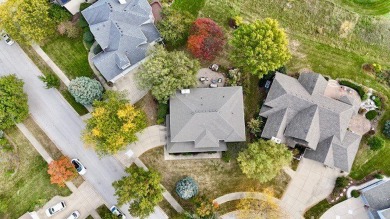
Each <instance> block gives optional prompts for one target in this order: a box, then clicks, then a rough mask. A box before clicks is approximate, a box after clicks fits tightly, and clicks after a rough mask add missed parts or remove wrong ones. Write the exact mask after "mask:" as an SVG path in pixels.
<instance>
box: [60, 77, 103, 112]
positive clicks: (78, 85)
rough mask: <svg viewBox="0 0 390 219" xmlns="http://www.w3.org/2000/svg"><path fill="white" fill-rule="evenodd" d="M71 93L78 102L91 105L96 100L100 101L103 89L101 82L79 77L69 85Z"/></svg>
mask: <svg viewBox="0 0 390 219" xmlns="http://www.w3.org/2000/svg"><path fill="white" fill-rule="evenodd" d="M68 90H69V93H70V94H72V96H73V97H74V99H75V100H76V102H78V103H81V104H84V105H91V104H92V103H93V101H94V100H100V99H101V98H102V95H103V87H102V85H101V84H100V82H99V81H97V80H95V79H91V78H88V77H78V78H76V79H73V80H72V81H71V82H70V83H69V87H68Z"/></svg>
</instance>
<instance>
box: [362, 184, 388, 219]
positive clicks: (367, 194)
mask: <svg viewBox="0 0 390 219" xmlns="http://www.w3.org/2000/svg"><path fill="white" fill-rule="evenodd" d="M362 198H363V200H364V201H365V202H366V203H367V204H368V205H369V206H370V208H369V210H370V212H371V213H372V215H373V216H374V217H375V218H378V219H379V218H380V217H379V215H378V211H381V210H386V209H388V208H390V181H387V182H386V181H382V183H380V184H378V185H377V186H374V187H371V188H368V189H364V190H363V192H362ZM383 213H384V214H385V215H386V214H387V215H388V214H389V212H388V211H383Z"/></svg>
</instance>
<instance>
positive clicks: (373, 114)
mask: <svg viewBox="0 0 390 219" xmlns="http://www.w3.org/2000/svg"><path fill="white" fill-rule="evenodd" d="M377 115H378V112H377V111H375V110H370V111H368V112H367V113H366V118H367V119H368V120H373V119H375V117H376V116H377Z"/></svg>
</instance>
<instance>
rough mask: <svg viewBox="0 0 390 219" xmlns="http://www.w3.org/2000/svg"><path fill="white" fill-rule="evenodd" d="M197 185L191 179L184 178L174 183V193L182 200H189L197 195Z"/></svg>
mask: <svg viewBox="0 0 390 219" xmlns="http://www.w3.org/2000/svg"><path fill="white" fill-rule="evenodd" d="M198 190H199V188H198V184H197V183H196V182H195V180H194V179H192V178H191V177H185V178H183V179H181V180H179V181H178V182H177V183H176V193H177V195H178V196H179V197H180V198H182V199H185V200H187V199H190V198H192V197H194V196H196V195H197V194H198Z"/></svg>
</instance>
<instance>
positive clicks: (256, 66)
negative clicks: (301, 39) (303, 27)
mask: <svg viewBox="0 0 390 219" xmlns="http://www.w3.org/2000/svg"><path fill="white" fill-rule="evenodd" d="M230 44H231V45H232V47H233V50H232V52H231V60H232V61H233V62H234V63H235V64H236V65H237V66H240V67H242V68H243V69H244V70H245V71H247V72H251V73H252V74H254V75H257V76H259V78H261V77H262V76H263V75H264V74H266V73H267V72H268V71H273V70H275V69H278V68H280V67H281V66H283V65H284V64H285V63H286V62H287V61H288V60H289V59H290V57H291V55H290V52H289V50H288V47H287V46H288V40H287V37H286V34H285V33H284V30H283V29H281V28H280V27H279V23H278V22H277V21H276V20H273V19H270V18H267V19H265V20H256V21H254V22H253V23H250V24H242V25H241V26H240V27H239V28H238V29H237V30H236V31H234V33H233V38H232V39H231V41H230Z"/></svg>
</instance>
